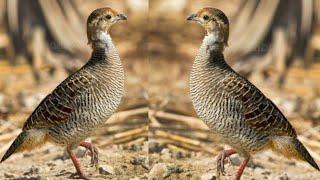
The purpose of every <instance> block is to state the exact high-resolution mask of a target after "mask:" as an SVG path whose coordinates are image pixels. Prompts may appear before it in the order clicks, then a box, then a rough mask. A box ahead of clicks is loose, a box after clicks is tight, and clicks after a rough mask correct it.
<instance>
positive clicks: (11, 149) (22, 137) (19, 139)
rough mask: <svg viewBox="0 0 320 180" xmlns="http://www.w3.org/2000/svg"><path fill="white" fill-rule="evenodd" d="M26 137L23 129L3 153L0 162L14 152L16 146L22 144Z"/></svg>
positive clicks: (16, 148)
mask: <svg viewBox="0 0 320 180" xmlns="http://www.w3.org/2000/svg"><path fill="white" fill-rule="evenodd" d="M26 138H27V132H25V131H23V132H21V133H20V134H19V135H18V137H17V138H16V139H15V140H14V141H13V143H12V144H11V146H10V147H9V149H8V150H7V152H6V153H5V154H4V155H3V157H2V159H1V161H0V163H1V162H3V161H5V160H6V159H8V157H10V156H11V155H12V154H13V153H15V152H16V151H17V150H18V148H19V147H20V146H21V145H22V144H23V142H24V141H25V139H26Z"/></svg>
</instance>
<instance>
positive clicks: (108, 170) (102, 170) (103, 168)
mask: <svg viewBox="0 0 320 180" xmlns="http://www.w3.org/2000/svg"><path fill="white" fill-rule="evenodd" d="M99 173H100V174H103V175H109V174H114V169H113V167H112V166H109V165H102V166H100V167H99Z"/></svg>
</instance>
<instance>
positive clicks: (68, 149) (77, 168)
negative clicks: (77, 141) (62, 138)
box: [67, 147, 88, 179]
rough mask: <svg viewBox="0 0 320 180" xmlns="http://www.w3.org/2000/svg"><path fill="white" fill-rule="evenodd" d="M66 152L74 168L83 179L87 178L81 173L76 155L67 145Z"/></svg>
mask: <svg viewBox="0 0 320 180" xmlns="http://www.w3.org/2000/svg"><path fill="white" fill-rule="evenodd" d="M67 152H68V154H69V156H70V158H71V160H72V162H73V165H74V167H75V168H76V170H77V173H78V174H79V176H80V177H81V178H83V179H88V178H87V176H86V175H85V174H84V173H83V171H82V169H81V166H80V162H79V160H78V159H77V157H76V155H75V154H74V153H73V152H72V150H71V149H70V148H69V147H67Z"/></svg>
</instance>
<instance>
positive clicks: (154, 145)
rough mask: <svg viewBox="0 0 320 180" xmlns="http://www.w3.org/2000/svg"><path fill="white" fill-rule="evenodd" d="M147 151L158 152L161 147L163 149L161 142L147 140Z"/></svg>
mask: <svg viewBox="0 0 320 180" xmlns="http://www.w3.org/2000/svg"><path fill="white" fill-rule="evenodd" d="M148 146H149V153H160V152H161V151H162V149H164V145H163V144H159V143H158V142H149V144H148Z"/></svg>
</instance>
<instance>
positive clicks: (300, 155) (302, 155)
mask: <svg viewBox="0 0 320 180" xmlns="http://www.w3.org/2000/svg"><path fill="white" fill-rule="evenodd" d="M272 143H273V148H272V149H273V150H274V151H276V152H278V153H280V154H282V155H284V156H286V157H288V158H295V159H300V160H304V161H307V162H308V163H309V164H310V165H311V166H312V167H314V168H315V169H317V170H320V169H319V166H318V165H317V163H316V162H315V161H314V159H313V158H312V156H311V155H310V153H309V152H308V150H307V149H306V148H305V147H304V146H303V144H302V143H301V142H300V141H299V140H298V139H297V138H295V137H288V136H276V137H273V138H272Z"/></svg>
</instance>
